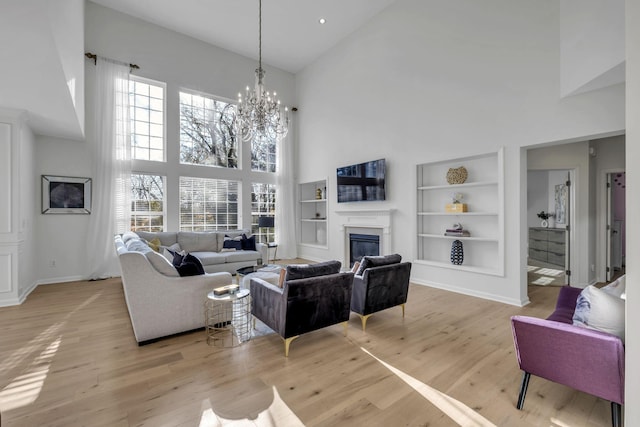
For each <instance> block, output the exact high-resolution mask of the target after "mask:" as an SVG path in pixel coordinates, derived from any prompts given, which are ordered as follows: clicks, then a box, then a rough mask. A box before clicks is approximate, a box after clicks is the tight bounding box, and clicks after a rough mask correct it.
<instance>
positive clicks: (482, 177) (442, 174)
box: [415, 149, 504, 276]
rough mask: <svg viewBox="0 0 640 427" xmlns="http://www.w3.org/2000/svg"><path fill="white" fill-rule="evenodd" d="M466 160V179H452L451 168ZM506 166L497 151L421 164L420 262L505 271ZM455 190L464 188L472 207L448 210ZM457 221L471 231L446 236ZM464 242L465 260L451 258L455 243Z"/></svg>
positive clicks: (442, 265)
mask: <svg viewBox="0 0 640 427" xmlns="http://www.w3.org/2000/svg"><path fill="white" fill-rule="evenodd" d="M460 166H464V167H465V168H466V169H467V172H468V177H467V180H466V181H465V182H464V183H463V184H448V183H447V171H448V170H449V168H458V167H460ZM503 180H504V166H503V149H500V150H499V151H497V152H493V153H489V154H484V155H478V156H472V157H462V158H457V159H451V160H446V161H439V162H434V163H424V164H420V165H418V166H417V204H416V205H417V252H416V253H417V258H416V261H415V262H417V263H419V264H424V265H430V266H435V267H442V268H450V269H455V270H461V271H470V272H476V273H483V274H492V275H498V276H502V275H504V190H503V186H504V185H503V184H504V183H503ZM452 193H461V194H462V195H463V199H462V202H463V203H466V204H467V207H468V208H467V212H462V213H447V212H446V211H445V205H446V204H447V203H451V202H452V197H451V194H452ZM454 223H460V224H462V226H463V228H464V229H465V230H468V231H469V232H470V234H471V235H470V237H451V236H445V235H444V234H445V230H446V229H447V228H451V227H452V226H453V224H454ZM454 240H460V241H461V242H462V244H463V247H464V262H463V263H462V265H454V264H452V263H451V260H450V255H451V244H452V242H453V241H454Z"/></svg>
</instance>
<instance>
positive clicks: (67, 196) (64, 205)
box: [42, 175, 91, 214]
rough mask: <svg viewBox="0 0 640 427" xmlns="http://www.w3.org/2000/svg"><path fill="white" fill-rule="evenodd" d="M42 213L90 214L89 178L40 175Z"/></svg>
mask: <svg viewBox="0 0 640 427" xmlns="http://www.w3.org/2000/svg"><path fill="white" fill-rule="evenodd" d="M42 213H43V214H90V213H91V178H78V177H71V176H52V175H42Z"/></svg>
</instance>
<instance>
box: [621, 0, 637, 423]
mask: <svg viewBox="0 0 640 427" xmlns="http://www.w3.org/2000/svg"><path fill="white" fill-rule="evenodd" d="M625 7H626V9H625V13H626V25H625V28H626V41H627V48H626V53H627V77H626V119H627V120H626V122H627V128H626V144H625V152H626V170H627V189H628V190H629V192H628V194H629V196H631V195H633V194H635V195H637V194H638V188H640V170H639V169H638V164H640V122H639V121H638V117H640V25H638V23H640V2H638V1H636V0H626V2H625ZM638 212H640V197H637V196H635V197H627V218H633V216H634V215H637V213H638ZM627 234H628V235H629V236H640V221H629V224H628V228H627ZM627 259H628V260H629V262H628V263H627V270H626V271H627V283H628V284H629V286H627V318H626V324H627V331H626V341H625V351H626V353H625V355H626V364H625V366H626V374H625V378H626V381H625V387H626V390H625V406H624V415H625V417H624V422H625V425H627V426H636V425H640V382H639V381H638V378H640V364H639V363H638V360H640V328H639V327H638V325H640V287H639V286H637V284H638V283H640V268H638V264H637V263H636V262H633V260H638V259H640V239H637V238H630V239H627Z"/></svg>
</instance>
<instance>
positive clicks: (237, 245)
mask: <svg viewBox="0 0 640 427" xmlns="http://www.w3.org/2000/svg"><path fill="white" fill-rule="evenodd" d="M242 240H243V239H242V236H238V237H229V236H228V235H225V236H224V242H223V244H222V248H223V249H235V250H238V251H240V250H242Z"/></svg>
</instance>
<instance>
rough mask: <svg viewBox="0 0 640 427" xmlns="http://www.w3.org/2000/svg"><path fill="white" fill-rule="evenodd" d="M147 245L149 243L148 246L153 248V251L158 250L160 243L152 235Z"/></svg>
mask: <svg viewBox="0 0 640 427" xmlns="http://www.w3.org/2000/svg"><path fill="white" fill-rule="evenodd" d="M147 245H149V247H150V248H151V249H153V251H154V252H160V246H161V243H160V239H159V238H157V237H154V238H153V239H151V240H149V241H148V242H147Z"/></svg>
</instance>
